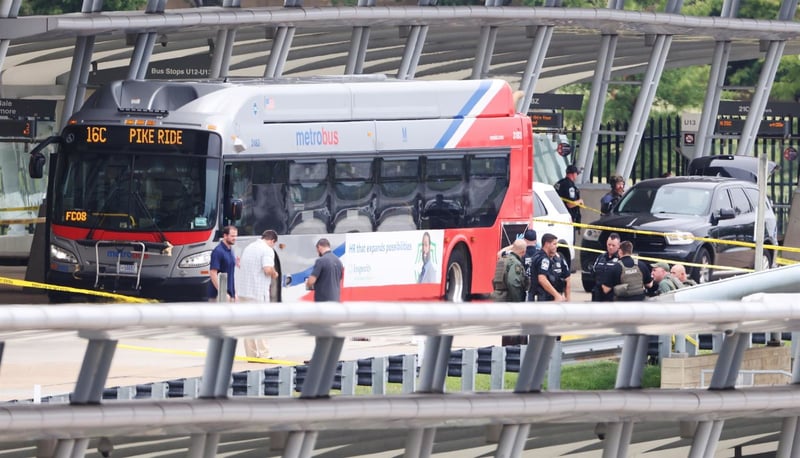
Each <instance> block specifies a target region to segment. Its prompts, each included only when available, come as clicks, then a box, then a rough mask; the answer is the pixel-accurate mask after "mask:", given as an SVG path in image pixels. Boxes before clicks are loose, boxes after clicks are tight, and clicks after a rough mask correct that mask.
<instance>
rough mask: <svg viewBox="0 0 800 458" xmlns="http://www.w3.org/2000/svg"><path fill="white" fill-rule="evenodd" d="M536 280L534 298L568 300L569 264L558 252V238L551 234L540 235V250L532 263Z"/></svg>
mask: <svg viewBox="0 0 800 458" xmlns="http://www.w3.org/2000/svg"><path fill="white" fill-rule="evenodd" d="M532 273H533V274H535V278H536V280H537V285H536V300H537V301H539V302H543V301H555V302H564V301H569V300H570V287H569V278H570V269H569V264H568V263H567V262H566V261H565V260H564V258H562V257H561V255H560V254H558V238H557V237H556V236H555V235H553V234H549V233H548V234H544V235H543V236H542V250H541V251H540V252H539V256H537V257H536V259H535V260H534V263H533V272H532Z"/></svg>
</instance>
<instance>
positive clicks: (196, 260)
mask: <svg viewBox="0 0 800 458" xmlns="http://www.w3.org/2000/svg"><path fill="white" fill-rule="evenodd" d="M209 264H211V252H210V251H203V252H201V253H195V254H193V255H190V256H186V257H185V258H183V259H181V262H180V263H179V264H178V267H180V268H181V269H196V268H198V267H204V266H207V265H209Z"/></svg>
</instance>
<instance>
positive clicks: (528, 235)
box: [522, 229, 536, 242]
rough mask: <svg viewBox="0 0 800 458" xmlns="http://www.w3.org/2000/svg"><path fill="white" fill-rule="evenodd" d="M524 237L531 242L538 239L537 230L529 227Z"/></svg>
mask: <svg viewBox="0 0 800 458" xmlns="http://www.w3.org/2000/svg"><path fill="white" fill-rule="evenodd" d="M522 238H524V239H525V240H528V241H530V242H535V241H536V231H534V230H533V229H528V230H527V231H525V235H524V236H523V237H522Z"/></svg>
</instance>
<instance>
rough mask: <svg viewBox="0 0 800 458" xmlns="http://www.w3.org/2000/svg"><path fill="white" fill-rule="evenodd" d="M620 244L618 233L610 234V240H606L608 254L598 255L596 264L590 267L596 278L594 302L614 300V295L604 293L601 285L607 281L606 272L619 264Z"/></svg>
mask: <svg viewBox="0 0 800 458" xmlns="http://www.w3.org/2000/svg"><path fill="white" fill-rule="evenodd" d="M619 242H620V240H619V234H617V233H616V232H612V233H611V234H609V235H608V239H606V252H605V253H601V254H599V255H597V258H596V259H595V260H594V263H593V264H592V265H591V267H589V272H591V274H592V277H593V278H594V287H593V288H592V302H611V301H613V300H614V294H613V293H605V292H603V288H602V287H601V285H602V284H603V280H605V276H606V272H608V271H609V270H610V269H611V268H612V267H614V265H615V264H616V263H617V262H619V253H618V252H619Z"/></svg>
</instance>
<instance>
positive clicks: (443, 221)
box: [420, 157, 465, 229]
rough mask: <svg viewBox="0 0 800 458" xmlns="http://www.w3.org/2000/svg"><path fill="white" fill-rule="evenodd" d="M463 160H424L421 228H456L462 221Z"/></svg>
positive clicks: (459, 158) (462, 158)
mask: <svg viewBox="0 0 800 458" xmlns="http://www.w3.org/2000/svg"><path fill="white" fill-rule="evenodd" d="M464 162H465V158H464V157H458V158H436V159H431V158H430V157H429V158H428V159H427V161H426V164H425V169H426V170H425V194H424V198H425V204H424V205H423V208H422V216H421V217H420V220H421V221H420V222H421V226H422V229H447V228H451V227H459V226H461V225H462V221H463V218H464V183H465V180H464Z"/></svg>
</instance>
